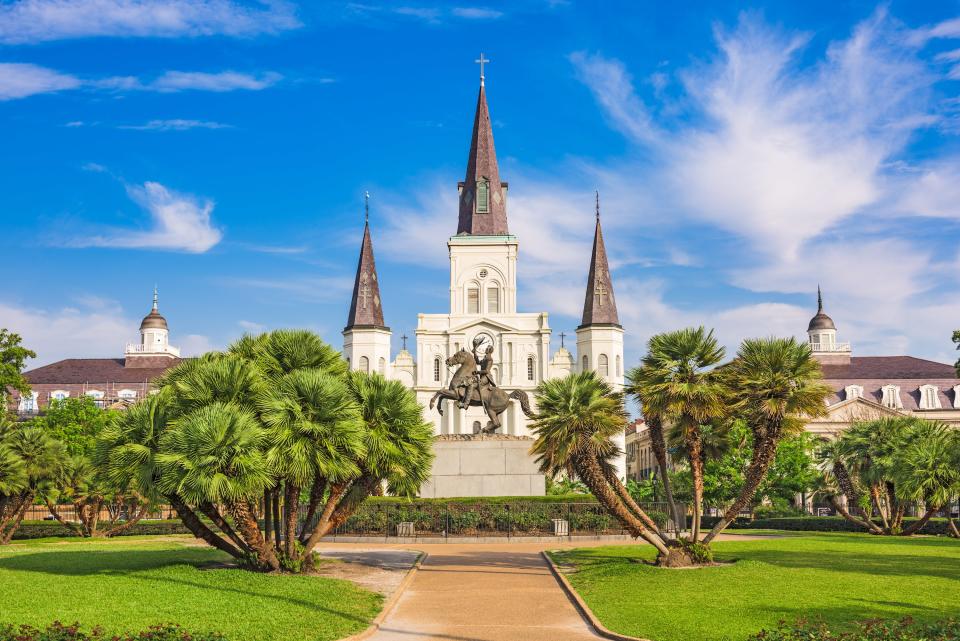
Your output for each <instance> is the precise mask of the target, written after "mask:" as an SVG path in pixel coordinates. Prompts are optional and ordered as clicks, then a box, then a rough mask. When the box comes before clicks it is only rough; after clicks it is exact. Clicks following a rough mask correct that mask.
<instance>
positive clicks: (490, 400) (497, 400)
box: [430, 349, 534, 434]
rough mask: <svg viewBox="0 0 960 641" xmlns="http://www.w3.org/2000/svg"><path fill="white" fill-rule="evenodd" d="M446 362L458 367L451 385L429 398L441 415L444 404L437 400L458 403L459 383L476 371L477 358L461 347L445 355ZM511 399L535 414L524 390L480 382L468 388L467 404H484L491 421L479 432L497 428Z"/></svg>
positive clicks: (469, 379)
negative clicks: (455, 351) (508, 390)
mask: <svg viewBox="0 0 960 641" xmlns="http://www.w3.org/2000/svg"><path fill="white" fill-rule="evenodd" d="M446 362H447V367H453V366H454V365H459V367H458V368H457V371H456V372H454V374H453V377H452V378H451V379H450V385H449V386H448V387H447V389H442V390H440V391H438V392H437V393H436V394H434V395H433V398H431V399H430V409H433V406H434V405H436V406H437V411H438V412H439V413H440V416H443V404H442V403H439V402H438V399H439V400H440V401H443V400H444V399H449V400H451V401H454V402H457V403H458V402H460V393H459V391H458V390H457V388H458V387H460V386H461V385H466V384H468V383H469V382H470V381H471V380H472V379H473V377H474V373H475V372H476V371H477V359H476V358H475V357H474V355H473V354H472V353H471V352H470V351H468V350H467V349H461V350H460V351H459V352H457V353H456V354H454V355H453V356H451V357H450V358H448V359H447V361H446ZM511 399H514V400H517V401H519V402H520V409H522V410H523V413H524V414H525V415H526V416H527V418H533V417H534V414H533V412H532V411H531V409H530V398H529V397H528V396H527V393H526V392H524V391H523V390H513V391H512V392H510V393H509V394H508V393H507V392H504V391H503V390H502V389H500V388H499V387H492V388H491V387H489V386H487V385H480V386H479V388H478V387H476V386H475V387H473V388H471V390H470V398H469V399H467V404H468V405H469V406H474V407H476V406H477V405H480V406H482V407H483V409H484V411H485V412H486V413H487V417H488V418H489V419H490V421H489V422H488V423H487V425H486V426H485V427H484V428H483V429H482V430H481V431H482V432H483V433H484V434H492V433H493V432H496V431H497V430H498V429H500V415H501V414H503V412H504V410H506V409H507V407H508V406H509V405H510V400H511Z"/></svg>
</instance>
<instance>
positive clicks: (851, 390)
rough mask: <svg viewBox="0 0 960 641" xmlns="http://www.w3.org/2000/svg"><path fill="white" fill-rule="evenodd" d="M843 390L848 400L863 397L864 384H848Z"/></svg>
mask: <svg viewBox="0 0 960 641" xmlns="http://www.w3.org/2000/svg"><path fill="white" fill-rule="evenodd" d="M843 391H844V394H845V398H846V400H848V401H850V400H853V399H855V398H862V397H863V385H847V386H846V387H845V388H844V389H843Z"/></svg>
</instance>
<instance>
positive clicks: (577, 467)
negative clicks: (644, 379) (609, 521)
mask: <svg viewBox="0 0 960 641" xmlns="http://www.w3.org/2000/svg"><path fill="white" fill-rule="evenodd" d="M536 397H537V407H538V408H539V409H538V412H537V415H536V418H535V419H534V420H533V422H532V424H531V429H532V431H533V433H534V434H535V435H536V437H537V439H536V441H535V442H534V444H533V447H531V448H530V452H531V453H532V454H534V455H535V456H536V457H537V462H538V463H539V464H540V470H541V471H542V472H543V473H545V474H547V475H550V476H554V475H556V474H558V473H560V472H565V471H568V470H571V469H572V470H573V471H574V472H576V475H577V476H578V477H579V478H580V480H581V481H583V483H584V484H585V485H586V486H587V487H588V488H589V489H590V491H591V492H592V493H593V495H594V496H595V497H596V498H597V500H598V501H599V502H600V504H601V505H603V506H604V508H606V510H607V511H608V512H610V514H612V515H613V516H614V517H615V518H616V519H617V520H618V521H620V523H621V524H622V525H623V527H624V528H625V529H626V530H627V531H628V532H630V533H631V534H632V535H633V536H635V537H641V538H643V539H644V540H646V541H647V542H648V543H650V544H651V545H653V546H654V547H656V548H657V551H658V552H659V554H660V558H661V559H667V558H669V557H670V550H669V549H668V547H667V543H666V541H665V540H664V539H663V538H662V537H661V536H659V535H658V534H657V533H656V532H655V531H653V530H651V529H650V528H649V527H648V526H647V525H646V524H645V522H644V521H645V520H650V519H649V516H647V515H646V514H645V513H644V512H643V510H640V513H639V514H635V513H633V512H632V511H631V510H630V509H629V508H628V507H627V504H625V502H624V500H623V498H622V495H621V494H620V492H619V491H618V490H617V489H616V488H615V487H614V486H613V485H611V478H610V475H609V474H608V473H607V472H606V471H605V467H608V465H607V464H606V462H607V460H608V459H609V458H610V457H611V456H613V455H615V454H617V453H618V451H619V449H618V448H617V446H616V444H615V443H614V442H613V437H614V436H615V435H617V434H618V433H620V432H622V431H623V429H624V427H625V426H626V423H627V413H626V410H625V409H624V407H623V396H622V395H621V394H620V393H618V392H615V391H613V389H612V388H611V387H610V385H609V383H607V382H606V381H604V380H603V379H601V378H599V377H598V376H597V375H596V374H595V373H594V372H593V371H587V372H581V373H578V374H570V375H568V376H566V377H564V378H556V379H550V380H546V381H544V382H542V383H540V385H539V386H538V388H537V393H536ZM614 479H615V477H614ZM618 482H619V481H618ZM624 493H626V494H627V495H628V496H629V493H628V492H626V488H624ZM637 509H639V508H637ZM643 517H646V519H644V518H643ZM651 522H652V521H651Z"/></svg>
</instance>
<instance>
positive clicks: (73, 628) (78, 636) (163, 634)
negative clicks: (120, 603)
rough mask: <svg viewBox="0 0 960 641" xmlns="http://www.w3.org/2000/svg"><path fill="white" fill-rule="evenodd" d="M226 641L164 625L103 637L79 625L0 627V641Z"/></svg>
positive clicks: (214, 635)
mask: <svg viewBox="0 0 960 641" xmlns="http://www.w3.org/2000/svg"><path fill="white" fill-rule="evenodd" d="M100 640H102V641H147V640H149V641H227V638H226V637H225V636H223V635H222V634H220V633H218V632H189V631H187V630H184V629H183V628H181V627H180V626H179V625H176V624H173V623H167V624H164V625H155V626H151V627H149V628H148V629H146V630H143V631H142V632H136V633H131V632H125V633H124V634H122V635H114V634H109V635H108V634H105V633H104V632H103V630H101V629H100V628H99V627H97V628H93V629H92V630H90V631H89V632H84V631H83V630H81V629H80V624H79V623H74V624H72V625H64V624H63V623H60V622H59V621H54V622H53V623H51V624H50V625H48V626H47V627H45V628H44V629H42V630H39V629H37V628H34V627H32V626H29V625H20V626H12V625H9V624H7V625H0V641H100Z"/></svg>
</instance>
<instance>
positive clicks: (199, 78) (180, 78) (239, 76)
mask: <svg viewBox="0 0 960 641" xmlns="http://www.w3.org/2000/svg"><path fill="white" fill-rule="evenodd" d="M282 77H283V76H281V75H280V74H278V73H276V72H273V71H268V72H266V73H262V74H259V75H253V74H248V73H240V72H236V71H221V72H219V73H206V72H202V71H167V72H166V73H164V74H163V75H162V76H160V77H159V78H157V79H156V80H154V81H152V82H150V83H149V84H147V85H145V86H144V87H143V88H144V89H147V90H150V91H160V92H165V93H170V92H177V91H187V90H195V91H214V92H224V91H236V90H238V89H244V90H248V91H260V90H261V89H266V88H268V87H271V86H273V85H275V84H276V83H277V82H279V81H280V79H281V78H282Z"/></svg>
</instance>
